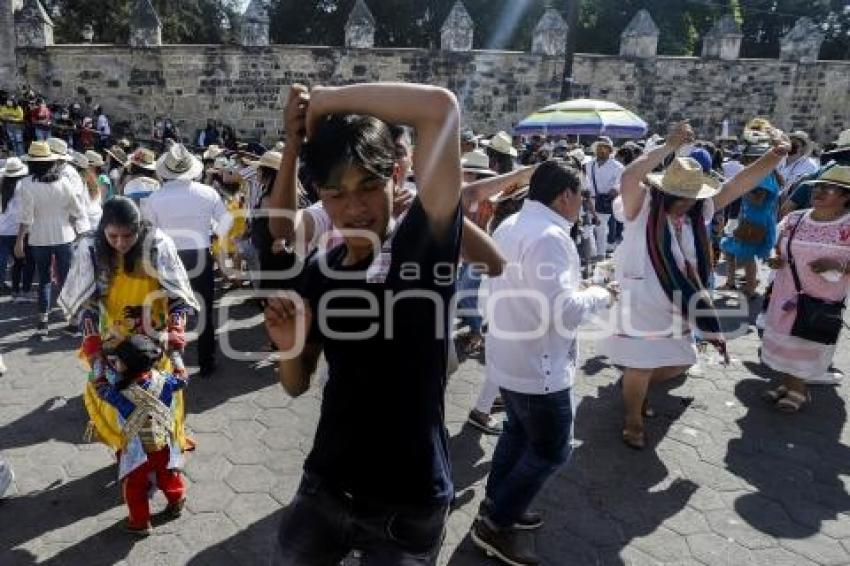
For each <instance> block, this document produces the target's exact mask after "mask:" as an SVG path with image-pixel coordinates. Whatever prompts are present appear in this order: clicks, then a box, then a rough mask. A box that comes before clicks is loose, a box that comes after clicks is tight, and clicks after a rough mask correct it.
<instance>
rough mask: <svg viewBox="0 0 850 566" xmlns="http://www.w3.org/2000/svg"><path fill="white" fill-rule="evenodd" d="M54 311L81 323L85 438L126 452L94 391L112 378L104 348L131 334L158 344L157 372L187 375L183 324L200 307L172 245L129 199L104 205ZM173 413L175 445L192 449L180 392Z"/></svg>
mask: <svg viewBox="0 0 850 566" xmlns="http://www.w3.org/2000/svg"><path fill="white" fill-rule="evenodd" d="M59 304H60V306H61V307H62V309H63V310H64V311H65V315H66V316H67V317H68V318H70V317H72V316H75V315H76V316H78V320H79V321H80V329H81V331H82V333H83V342H82V346H81V348H80V357H81V358H82V359H83V361H84V362H86V363H87V364H88V366H89V368H90V373H89V379H88V383H87V384H86V388H85V393H84V396H83V398H84V401H85V406H86V411H87V412H88V414H89V419H90V423H89V431H88V433H94V434H89V435H90V436H94V435H96V437H97V438H98V439H99V440H100V441H101V442H103V443H104V444H106V445H108V446H109V447H110V448H112V449H113V450H115V451H116V452H120V451H123V450H125V449H126V439H125V437H124V435H123V434H122V428H123V423H122V419H121V418H120V415H119V414H118V412H117V411H116V410H115V408H114V407H112V406H111V405H109V404H108V403H107V402H105V401H104V400H103V399H101V398H100V397H99V396H98V394H97V390H96V388H95V386H94V384H95V383H96V382H98V380H102V379H107V380H108V381H109V382H110V383H114V382H115V380H116V379H117V376H116V375H115V373H114V372H113V371H110V370H109V366H108V364H106V361H105V358H104V346H105V344H108V343H116V342H120V341H121V340H122V339H124V338H126V337H127V336H131V335H135V334H145V335H148V336H150V337H152V338H154V339H156V340H157V341H158V342H159V343H160V344H162V345H163V355H162V357H161V359H160V360H159V362H158V363H157V365H156V369H157V370H159V371H160V372H163V373H172V374H174V375H176V376H178V377H182V376H185V373H186V368H185V367H184V365H183V361H182V351H183V348H184V346H185V341H186V339H185V326H186V319H187V316H188V313H189V311H190V309H197V308H198V303H197V301H196V300H195V296H194V294H193V292H192V288H191V286H190V285H189V277H188V275H187V274H186V270H185V268H184V267H183V264H182V263H181V261H180V258H179V257H178V256H177V250H176V248H175V247H174V242H173V241H172V240H171V239H170V238H169V237H168V236H166V235H165V234H163V233H162V232H161V231H159V230H157V229H155V228H153V227H151V226H150V224H148V223H147V222H143V221H142V219H141V213H140V212H139V209H138V207H136V205H135V204H134V203H133V201H132V200H130V199H128V198H125V197H118V196H116V197H113V198H112V199H110V200H108V201H107V202H106V203H104V205H103V217H102V218H101V222H100V225H99V226H98V227H97V230H96V231H95V232H94V234H93V235H91V236H87V237H85V238H84V239H82V240H81V241H80V243H79V246H78V248H77V252H76V255H75V257H74V262H73V264H72V266H71V271H70V273H69V274H68V279H67V281H66V282H65V286H64V287H63V289H62V294H61V295H60V297H59ZM170 408H171V409H172V411H173V413H174V415H175V420H176V426H175V428H174V437H175V439H176V443H177V444H178V445H179V447H180V448H181V449H183V450H186V449H190V448H191V447H192V444H191V441H189V440H188V439H187V438H186V436H185V432H184V427H183V421H184V403H183V395H182V392H177V393H176V394H175V395H174V397H173V399H172V400H171V407H170ZM130 471H131V470H127V469H123V466H122V468H121V469H120V471H119V473H120V475H121V477H122V478H123V477H124V476H125V475H126V474H128V473H129V472H130Z"/></svg>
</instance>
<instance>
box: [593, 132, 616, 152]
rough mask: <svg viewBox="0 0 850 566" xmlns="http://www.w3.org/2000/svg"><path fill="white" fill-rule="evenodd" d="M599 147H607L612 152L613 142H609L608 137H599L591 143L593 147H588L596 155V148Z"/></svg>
mask: <svg viewBox="0 0 850 566" xmlns="http://www.w3.org/2000/svg"><path fill="white" fill-rule="evenodd" d="M600 145H607V146H608V147H610V148H611V149H612V150H613V149H614V142H613V141H611V138H609V137H608V136H599V139H597V140H596V141H595V142H593V145H591V146H590V151H591V152H593V153H596V148H597V147H599V146H600Z"/></svg>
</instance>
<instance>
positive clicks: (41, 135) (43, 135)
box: [35, 126, 50, 141]
mask: <svg viewBox="0 0 850 566" xmlns="http://www.w3.org/2000/svg"><path fill="white" fill-rule="evenodd" d="M49 137H50V126H36V127H35V139H37V140H38V141H45V140H46V139H47V138H49Z"/></svg>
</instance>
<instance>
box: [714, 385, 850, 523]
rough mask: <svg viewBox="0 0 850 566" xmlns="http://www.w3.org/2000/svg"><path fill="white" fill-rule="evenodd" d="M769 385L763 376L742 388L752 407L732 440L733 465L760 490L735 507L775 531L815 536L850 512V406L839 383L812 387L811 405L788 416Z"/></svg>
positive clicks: (741, 395)
mask: <svg viewBox="0 0 850 566" xmlns="http://www.w3.org/2000/svg"><path fill="white" fill-rule="evenodd" d="M766 387H767V385H766V384H765V382H764V381H763V380H760V379H746V380H743V381H741V382H739V383H738V384H737V385H736V386H735V395H736V396H737V397H738V399H739V400H740V402H741V404H742V405H743V406H745V407H749V410H748V411H747V414H746V415H744V416H743V417H742V418H741V419H739V420H738V421H737V423H738V426H739V427H740V429H741V437H740V438H737V439H734V440H731V441H730V442H729V445H728V449H727V454H726V465H727V467H728V469H729V471H730V472H732V473H733V474H735V475H737V476H738V477H740V478H741V479H743V480H745V481H747V482H748V483H750V484H751V485H752V486H754V487H755V488H756V489H757V490H758V492H756V493H749V494H747V495H743V496H741V497H739V498H738V499H736V500H735V511H736V512H737V513H738V514H739V515H740V516H741V517H742V518H743V519H744V520H745V521H746V522H747V523H749V524H750V525H751V526H753V527H754V528H756V529H758V530H760V531H762V532H764V533H766V534H769V535H771V536H774V537H784V538H794V539H799V538H806V537H810V536H812V535H814V534H816V533H818V532H820V531H821V526H822V523H823V521H825V520H828V519H835V518H837V517H838V515H839V514H841V513H846V512H847V511H850V494H848V493H847V491H846V490H845V488H844V483H843V482H842V480H841V476H847V475H848V474H850V447H847V446H845V445H844V444H842V443H841V431H842V429H843V427H844V424H845V422H846V421H847V409H846V406H845V404H844V400H843V399H841V397H840V396H839V395H838V392H837V391H836V389H835V388H834V387H828V386H824V387H812V388H811V389H810V391H811V394H812V402H811V405H809V406H807V407H806V408H805V409H804V410H803V411H802V412H799V413H796V414H793V415H786V414H783V413H780V412H779V411H777V410H776V409H774V408H773V407H771V406H770V405H768V404H767V403H766V402H765V401H763V400H762V399H761V398H760V395H761V393H762V391H764V390H765V388H766Z"/></svg>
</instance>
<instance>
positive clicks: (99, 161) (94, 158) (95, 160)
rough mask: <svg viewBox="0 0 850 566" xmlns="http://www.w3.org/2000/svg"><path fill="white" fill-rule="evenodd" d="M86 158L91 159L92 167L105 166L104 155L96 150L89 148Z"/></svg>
mask: <svg viewBox="0 0 850 566" xmlns="http://www.w3.org/2000/svg"><path fill="white" fill-rule="evenodd" d="M86 159H88V160H89V166H90V167H103V166H104V165H105V164H106V162H105V161H103V156H102V155H101V154H99V153H98V152H96V151H92V150H88V151H87V152H86Z"/></svg>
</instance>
